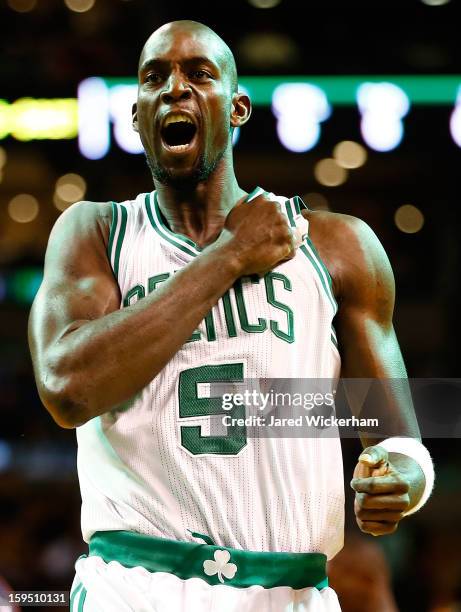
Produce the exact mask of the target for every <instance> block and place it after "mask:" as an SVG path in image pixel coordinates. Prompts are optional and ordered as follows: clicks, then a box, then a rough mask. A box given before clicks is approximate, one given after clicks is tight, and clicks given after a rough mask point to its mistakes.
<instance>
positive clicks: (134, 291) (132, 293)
mask: <svg viewBox="0 0 461 612" xmlns="http://www.w3.org/2000/svg"><path fill="white" fill-rule="evenodd" d="M145 295H146V291H145V289H144V287H143V286H142V285H135V286H134V287H132V288H131V289H130V290H129V291H128V293H127V294H126V295H125V297H124V299H123V305H124V306H131V305H132V304H134V303H136V302H137V301H138V300H140V299H141V298H143V297H144V296H145ZM135 297H136V300H134V301H133V298H135Z"/></svg>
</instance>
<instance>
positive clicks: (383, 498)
mask: <svg viewBox="0 0 461 612" xmlns="http://www.w3.org/2000/svg"><path fill="white" fill-rule="evenodd" d="M351 487H352V488H353V489H354V491H355V492H356V493H355V502H354V512H355V517H356V521H357V524H358V526H359V527H360V529H361V530H362V531H363V532H365V533H371V534H372V535H374V536H378V535H385V534H389V533H394V531H396V529H397V527H398V524H399V522H400V521H401V519H402V518H403V513H404V512H405V511H406V510H408V508H409V506H410V496H409V490H410V482H409V479H408V478H407V476H406V475H405V474H403V473H402V472H400V471H399V470H398V469H397V467H396V466H395V465H393V464H392V463H390V462H389V457H388V454H387V450H386V449H384V448H383V447H381V446H369V447H368V448H366V449H365V450H363V451H362V454H361V455H360V457H359V461H358V463H357V465H356V467H355V470H354V477H353V479H352V481H351Z"/></svg>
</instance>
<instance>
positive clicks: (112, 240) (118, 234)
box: [107, 202, 128, 280]
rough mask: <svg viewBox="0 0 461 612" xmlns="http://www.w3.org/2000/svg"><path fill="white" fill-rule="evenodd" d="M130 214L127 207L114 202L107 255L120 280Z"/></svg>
mask: <svg viewBox="0 0 461 612" xmlns="http://www.w3.org/2000/svg"><path fill="white" fill-rule="evenodd" d="M127 219H128V213H127V209H126V208H125V206H123V205H122V204H117V203H116V202H112V222H111V226H110V233H109V242H108V245H107V253H108V256H109V261H110V263H111V266H112V269H113V271H114V274H115V278H116V279H117V280H118V277H119V267H120V252H121V250H122V244H123V239H124V238H125V232H126V224H127Z"/></svg>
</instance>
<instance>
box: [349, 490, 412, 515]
mask: <svg viewBox="0 0 461 612" xmlns="http://www.w3.org/2000/svg"><path fill="white" fill-rule="evenodd" d="M355 501H356V503H357V506H358V507H360V508H364V509H367V510H384V509H386V510H392V511H397V512H400V511H404V510H407V508H408V506H409V505H410V497H409V495H408V493H401V494H400V495H368V494H367V493H356V495H355Z"/></svg>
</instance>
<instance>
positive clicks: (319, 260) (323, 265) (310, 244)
mask: <svg viewBox="0 0 461 612" xmlns="http://www.w3.org/2000/svg"><path fill="white" fill-rule="evenodd" d="M306 240H307V242H308V243H309V246H310V247H311V249H312V251H313V252H314V255H315V256H316V258H317V260H318V262H319V264H320V265H321V267H322V269H323V271H324V272H325V275H326V277H327V280H328V284H329V286H330V289H331V292H332V293H333V281H332V278H331V276H330V273H329V272H328V268H327V267H326V266H325V264H324V263H323V261H322V259H321V257H320V255H319V254H318V251H317V249H316V248H315V246H314V244H313V242H312V240H311V239H310V238H309V236H307V238H306Z"/></svg>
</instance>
